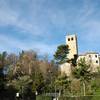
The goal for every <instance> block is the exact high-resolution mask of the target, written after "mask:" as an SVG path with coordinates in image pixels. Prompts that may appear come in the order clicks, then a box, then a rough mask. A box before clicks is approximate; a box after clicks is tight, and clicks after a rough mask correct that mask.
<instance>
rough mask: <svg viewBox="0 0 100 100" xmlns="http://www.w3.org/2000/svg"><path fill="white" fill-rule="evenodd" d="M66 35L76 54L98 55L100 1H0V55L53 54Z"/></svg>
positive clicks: (99, 50)
mask: <svg viewBox="0 0 100 100" xmlns="http://www.w3.org/2000/svg"><path fill="white" fill-rule="evenodd" d="M67 33H70V34H74V33H76V34H77V35H78V47H79V53H83V52H86V51H96V52H100V45H99V43H100V0H0V52H2V51H5V50H6V51H8V52H15V53H18V52H19V51H21V50H29V49H33V50H36V51H38V52H39V54H49V56H50V57H52V55H53V54H54V52H55V50H56V47H57V46H58V45H60V44H65V36H66V34H67Z"/></svg>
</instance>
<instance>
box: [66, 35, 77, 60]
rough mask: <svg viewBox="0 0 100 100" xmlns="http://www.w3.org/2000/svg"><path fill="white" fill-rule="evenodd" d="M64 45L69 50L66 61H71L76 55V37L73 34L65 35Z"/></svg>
mask: <svg viewBox="0 0 100 100" xmlns="http://www.w3.org/2000/svg"><path fill="white" fill-rule="evenodd" d="M66 44H67V46H68V48H69V54H68V59H73V58H74V57H75V56H77V55H78V44H77V36H76V35H75V34H74V35H67V36H66Z"/></svg>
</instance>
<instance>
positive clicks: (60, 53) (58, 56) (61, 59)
mask: <svg viewBox="0 0 100 100" xmlns="http://www.w3.org/2000/svg"><path fill="white" fill-rule="evenodd" d="M68 53H69V49H68V46H66V45H60V46H58V47H57V51H56V52H55V54H54V58H55V60H56V61H57V63H59V64H62V63H65V62H66V61H67V60H68V58H67V54H68Z"/></svg>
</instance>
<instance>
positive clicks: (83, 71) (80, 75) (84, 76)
mask: <svg viewBox="0 0 100 100" xmlns="http://www.w3.org/2000/svg"><path fill="white" fill-rule="evenodd" d="M73 75H74V77H75V78H77V79H79V80H80V81H81V82H82V85H83V94H84V96H85V94H86V91H85V89H86V83H87V82H89V81H90V80H91V78H92V74H91V70H90V66H89V65H88V64H87V63H86V61H85V58H83V59H80V61H79V62H78V66H77V67H76V68H75V69H74V70H73Z"/></svg>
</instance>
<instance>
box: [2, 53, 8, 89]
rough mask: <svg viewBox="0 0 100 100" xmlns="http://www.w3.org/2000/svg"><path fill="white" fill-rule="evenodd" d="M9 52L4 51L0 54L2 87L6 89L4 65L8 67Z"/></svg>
mask: <svg viewBox="0 0 100 100" xmlns="http://www.w3.org/2000/svg"><path fill="white" fill-rule="evenodd" d="M6 57H7V52H5V51H4V52H3V53H1V54H0V89H4V84H5V78H4V67H6V65H7V62H6Z"/></svg>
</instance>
